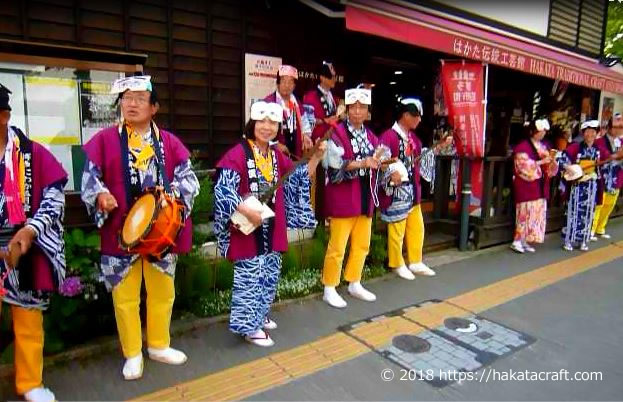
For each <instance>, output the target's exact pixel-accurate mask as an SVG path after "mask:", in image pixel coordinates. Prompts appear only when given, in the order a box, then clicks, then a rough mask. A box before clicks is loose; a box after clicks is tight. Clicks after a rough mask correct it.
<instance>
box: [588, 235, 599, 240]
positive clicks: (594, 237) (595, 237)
mask: <svg viewBox="0 0 623 402" xmlns="http://www.w3.org/2000/svg"><path fill="white" fill-rule="evenodd" d="M589 240H590V241H597V236H595V235H591V238H590V239H589Z"/></svg>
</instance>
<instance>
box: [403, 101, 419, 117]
mask: <svg viewBox="0 0 623 402" xmlns="http://www.w3.org/2000/svg"><path fill="white" fill-rule="evenodd" d="M400 103H402V104H403V105H415V107H416V108H417V110H418V112H420V116H423V115H424V107H423V106H422V101H421V100H419V99H418V98H402V99H400Z"/></svg>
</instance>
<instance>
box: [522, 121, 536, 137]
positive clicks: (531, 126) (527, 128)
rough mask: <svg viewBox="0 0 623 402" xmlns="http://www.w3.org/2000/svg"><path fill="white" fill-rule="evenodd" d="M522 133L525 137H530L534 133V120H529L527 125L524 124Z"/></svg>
mask: <svg viewBox="0 0 623 402" xmlns="http://www.w3.org/2000/svg"><path fill="white" fill-rule="evenodd" d="M524 127H525V128H524V135H525V136H526V138H531V137H532V135H533V134H534V133H536V132H537V131H538V130H537V129H536V120H530V122H528V125H527V126H524Z"/></svg>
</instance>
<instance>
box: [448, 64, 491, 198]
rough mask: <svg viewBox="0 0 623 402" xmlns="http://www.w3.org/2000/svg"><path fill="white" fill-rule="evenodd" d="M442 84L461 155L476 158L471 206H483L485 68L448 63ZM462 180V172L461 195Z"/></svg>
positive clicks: (472, 176) (473, 166)
mask: <svg viewBox="0 0 623 402" xmlns="http://www.w3.org/2000/svg"><path fill="white" fill-rule="evenodd" d="M441 83H442V87H443V96H444V102H445V104H446V107H447V108H448V122H449V123H450V125H451V126H452V128H453V132H454V142H455V144H456V150H457V153H458V154H459V156H467V157H473V158H475V160H474V162H473V163H472V169H471V182H472V199H471V200H470V205H472V206H474V207H476V206H480V200H481V199H482V175H483V162H482V159H481V158H483V157H484V155H485V150H484V146H485V138H484V127H483V124H484V109H483V108H484V67H483V65H482V63H466V62H458V61H457V62H455V61H450V62H449V61H446V62H444V63H442V65H441ZM460 179H461V172H460V171H459V181H458V183H459V186H458V188H457V193H458V194H460V191H461V187H460V183H461V180H460ZM457 201H458V197H457ZM459 205H460V204H459ZM457 207H458V206H457Z"/></svg>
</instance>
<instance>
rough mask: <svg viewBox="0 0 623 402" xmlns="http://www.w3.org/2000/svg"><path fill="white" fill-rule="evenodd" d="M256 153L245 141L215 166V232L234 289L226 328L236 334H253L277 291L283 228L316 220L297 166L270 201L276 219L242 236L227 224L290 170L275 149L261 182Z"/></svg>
mask: <svg viewBox="0 0 623 402" xmlns="http://www.w3.org/2000/svg"><path fill="white" fill-rule="evenodd" d="M254 148H255V152H257V153H259V152H261V151H259V148H257V146H256V145H255V144H253V143H252V142H249V141H246V140H243V141H242V142H241V143H240V144H238V145H236V146H234V147H233V148H232V149H230V150H229V151H228V152H227V153H226V154H225V155H224V156H223V158H222V159H221V160H220V161H219V162H218V164H217V169H218V179H217V181H216V185H215V187H214V196H215V203H214V231H215V234H216V237H217V243H218V249H219V252H220V253H221V255H222V256H225V257H227V259H228V260H230V261H232V262H233V263H234V285H233V289H232V304H231V313H230V322H229V328H230V330H231V331H232V332H234V333H236V334H240V335H252V334H254V333H255V332H257V331H258V330H259V329H261V328H262V326H263V324H264V322H265V319H266V318H267V316H268V313H269V310H270V305H271V304H272V302H273V300H274V298H275V294H276V291H277V284H278V282H279V273H280V270H281V253H283V252H285V251H287V249H288V238H287V228H288V227H290V228H305V229H312V228H315V227H316V220H315V219H314V214H313V211H312V209H311V204H310V195H309V191H310V186H311V184H310V178H309V174H308V171H307V165H306V164H303V165H299V166H298V167H297V168H296V170H295V171H294V172H293V174H292V175H290V176H289V177H288V178H287V180H286V181H285V182H284V184H283V186H282V187H280V188H279V189H277V191H276V192H275V193H274V194H273V197H272V199H271V200H270V201H269V203H268V205H269V207H270V208H271V209H272V210H273V211H274V212H275V217H274V218H270V219H266V220H265V221H264V222H263V224H262V226H260V227H258V228H257V229H255V231H254V232H252V233H250V234H248V235H245V234H243V233H242V232H240V231H238V230H237V229H236V228H234V227H233V225H232V224H231V217H232V215H233V213H234V212H235V211H236V209H237V208H238V205H239V204H240V203H241V202H242V201H243V197H245V196H247V195H253V196H255V197H256V198H258V199H259V198H260V197H261V195H262V194H264V192H266V191H267V190H268V189H269V187H270V186H272V185H274V184H275V183H276V182H277V181H278V180H279V177H281V176H283V175H284V174H285V173H286V172H288V171H289V170H291V169H292V168H293V164H292V161H291V160H290V159H289V158H288V157H287V156H285V154H283V153H282V152H281V151H280V150H279V149H277V148H276V147H274V146H271V147H269V149H268V155H269V156H270V163H271V168H272V171H271V172H270V174H269V175H268V176H269V177H268V178H267V177H265V175H264V174H267V173H268V172H264V174H263V173H262V171H261V170H260V168H259V167H258V165H257V163H256V159H255V156H254Z"/></svg>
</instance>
